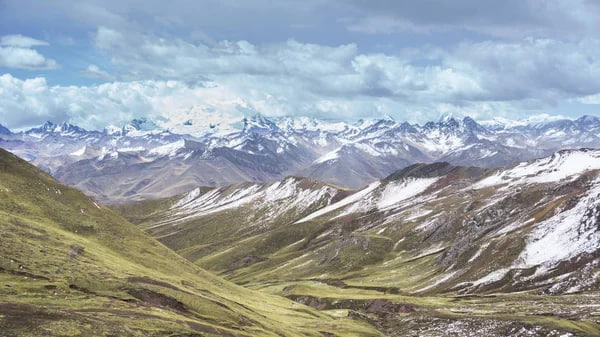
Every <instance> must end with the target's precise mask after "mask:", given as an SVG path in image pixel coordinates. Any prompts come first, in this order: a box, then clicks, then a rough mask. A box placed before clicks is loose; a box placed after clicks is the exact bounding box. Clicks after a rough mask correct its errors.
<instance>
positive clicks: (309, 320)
mask: <svg viewBox="0 0 600 337" xmlns="http://www.w3.org/2000/svg"><path fill="white" fill-rule="evenodd" d="M0 242H1V244H0V336H144V337H145V336H323V335H327V336H354V335H357V334H359V335H366V336H378V335H379V333H377V332H376V331H375V330H374V329H373V328H371V327H370V326H368V324H366V323H364V322H361V321H357V320H352V319H349V318H335V317H333V316H332V315H331V314H327V313H322V312H318V311H316V310H314V309H312V308H310V307H307V306H303V305H300V304H297V303H294V302H292V301H291V300H289V299H285V298H283V297H279V296H273V295H268V294H266V293H261V292H257V291H252V290H247V289H244V288H242V287H239V286H236V285H234V284H232V283H230V282H227V281H225V280H223V279H221V278H219V277H216V276H213V275H211V274H210V273H208V272H205V271H204V270H202V269H200V268H198V267H196V266H194V265H193V264H191V263H190V262H188V261H187V260H185V259H183V258H181V257H180V256H178V255H177V254H175V253H174V252H173V251H171V250H170V249H169V248H167V247H165V246H163V245H162V244H160V243H159V242H157V241H156V240H154V239H153V238H151V237H150V236H148V235H147V234H144V233H143V232H142V231H141V230H139V229H138V228H136V227H135V226H133V225H132V224H130V223H129V222H127V221H126V220H124V219H123V218H121V217H120V216H118V215H116V214H115V213H114V212H112V211H111V210H109V209H107V208H105V207H104V206H102V205H100V204H98V203H97V202H95V201H94V200H93V199H91V198H89V197H86V196H84V195H83V194H82V193H80V192H79V191H77V190H75V189H72V188H69V187H66V186H64V185H61V184H59V183H58V182H57V181H56V180H54V179H53V178H51V177H50V176H49V175H47V174H45V173H43V172H42V171H40V170H38V169H37V168H35V167H33V166H32V165H30V164H28V163H26V162H24V161H23V160H21V159H18V158H17V157H16V156H14V155H12V154H10V153H8V152H6V151H4V150H0Z"/></svg>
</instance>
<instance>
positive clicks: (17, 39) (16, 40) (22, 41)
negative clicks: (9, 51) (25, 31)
mask: <svg viewBox="0 0 600 337" xmlns="http://www.w3.org/2000/svg"><path fill="white" fill-rule="evenodd" d="M0 46H12V47H21V48H29V47H35V46H48V42H46V41H41V40H37V39H34V38H31V37H28V36H23V35H21V34H16V35H5V36H2V37H1V38H0Z"/></svg>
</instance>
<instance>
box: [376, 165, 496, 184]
mask: <svg viewBox="0 0 600 337" xmlns="http://www.w3.org/2000/svg"><path fill="white" fill-rule="evenodd" d="M485 171H486V170H485V169H483V168H479V167H464V166H454V165H451V164H450V163H448V162H435V163H431V164H425V163H417V164H413V165H410V166H408V167H405V168H403V169H401V170H398V171H396V172H394V173H392V174H391V175H389V176H388V177H386V178H385V180H399V179H403V178H409V177H410V178H435V177H441V176H446V175H449V174H453V175H458V176H459V177H474V176H479V175H481V174H483V173H484V172H485Z"/></svg>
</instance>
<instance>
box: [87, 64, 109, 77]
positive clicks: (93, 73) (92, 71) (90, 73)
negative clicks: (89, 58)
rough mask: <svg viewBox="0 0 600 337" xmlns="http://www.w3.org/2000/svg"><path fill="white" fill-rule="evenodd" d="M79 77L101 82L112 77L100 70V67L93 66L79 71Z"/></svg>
mask: <svg viewBox="0 0 600 337" xmlns="http://www.w3.org/2000/svg"><path fill="white" fill-rule="evenodd" d="M79 76H83V77H88V78H97V79H102V80H110V79H112V76H111V75H110V74H109V73H108V72H106V71H104V70H102V69H100V67H98V66H97V65H95V64H90V65H89V66H88V67H87V68H86V69H85V70H82V71H80V72H79Z"/></svg>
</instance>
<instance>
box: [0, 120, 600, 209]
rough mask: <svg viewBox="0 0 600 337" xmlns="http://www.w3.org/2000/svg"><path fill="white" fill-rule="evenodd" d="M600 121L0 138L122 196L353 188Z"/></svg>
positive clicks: (520, 153) (490, 163)
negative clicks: (269, 185) (324, 185)
mask: <svg viewBox="0 0 600 337" xmlns="http://www.w3.org/2000/svg"><path fill="white" fill-rule="evenodd" d="M217 117H218V116H217ZM599 130H600V119H599V118H597V117H592V116H584V117H581V118H579V119H576V120H567V119H560V120H556V119H549V120H547V121H540V120H535V121H533V122H531V123H523V122H513V121H506V120H500V119H497V120H494V121H492V122H489V121H488V122H485V123H478V122H476V121H475V120H473V119H472V118H469V117H466V118H463V119H460V120H459V119H456V118H453V117H451V116H446V117H445V118H443V119H441V120H439V121H437V122H428V123H425V124H423V125H419V124H410V123H406V122H398V121H395V120H393V119H391V118H384V119H379V120H360V121H357V122H354V123H348V122H340V121H326V120H318V119H315V118H308V117H298V118H291V117H286V118H273V119H270V118H266V117H264V116H260V115H254V116H248V117H245V118H242V119H231V118H225V117H223V118H222V119H219V118H216V119H214V118H213V119H210V118H209V119H207V121H202V120H185V121H180V122H178V123H175V122H174V121H168V122H164V121H160V122H158V123H156V122H154V121H150V120H147V119H137V120H133V121H131V122H130V123H128V124H126V125H124V126H121V127H117V126H113V125H109V126H107V127H106V128H105V129H104V130H102V131H88V130H84V129H83V128H80V127H78V126H76V125H72V124H69V123H61V124H54V123H51V122H48V123H45V124H44V125H42V126H41V127H39V128H33V129H31V130H28V131H24V132H18V133H12V132H10V130H8V129H6V128H0V146H1V147H3V148H5V149H8V150H10V151H12V152H13V153H15V154H17V155H19V156H21V157H22V158H25V159H27V160H29V161H32V162H33V163H34V164H35V165H37V166H38V167H41V168H43V169H44V170H46V171H48V172H50V173H51V174H53V175H55V176H56V177H57V178H59V179H60V180H62V181H63V182H65V183H68V184H71V185H74V186H76V187H78V188H80V189H82V190H84V191H86V192H87V193H90V194H92V195H93V196H95V197H97V198H99V199H101V200H103V201H122V200H131V199H142V198H150V197H153V196H155V195H156V194H157V193H161V194H162V195H164V193H167V194H177V193H181V192H183V191H185V190H187V189H190V188H193V187H195V186H198V185H206V186H223V185H228V184H231V183H236V182H242V181H255V182H269V181H275V180H278V179H281V178H282V177H284V176H286V175H290V174H296V175H300V176H307V177H312V178H316V179H319V180H322V181H326V182H329V183H333V184H336V185H339V186H344V187H350V188H358V187H361V186H364V185H366V184H368V183H369V182H372V181H375V180H377V179H380V178H382V177H385V176H387V175H389V174H390V173H392V172H394V171H396V170H397V169H399V168H402V167H405V166H408V165H411V164H413V163H418V162H423V163H427V162H434V161H447V162H449V163H452V164H455V165H467V166H480V167H497V166H501V165H507V164H510V163H513V162H515V161H522V160H528V159H532V158H539V157H542V156H546V155H549V154H551V153H553V152H555V151H557V150H560V149H566V148H578V147H591V148H593V147H600V133H599V132H598V131H599ZM154 177H158V179H150V178H154ZM150 181H152V183H150Z"/></svg>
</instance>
